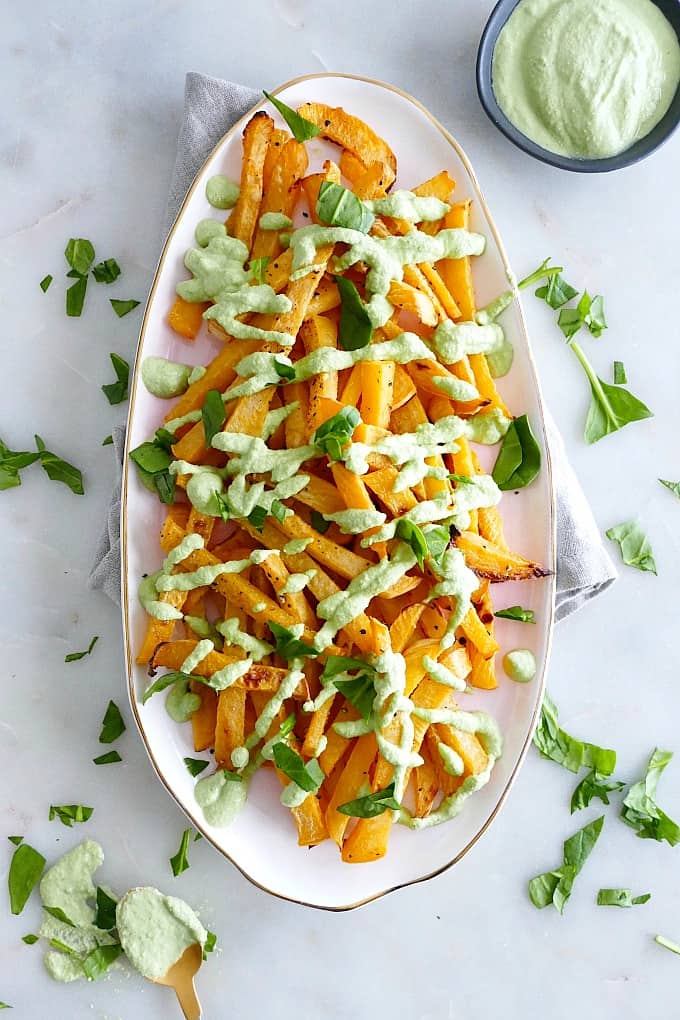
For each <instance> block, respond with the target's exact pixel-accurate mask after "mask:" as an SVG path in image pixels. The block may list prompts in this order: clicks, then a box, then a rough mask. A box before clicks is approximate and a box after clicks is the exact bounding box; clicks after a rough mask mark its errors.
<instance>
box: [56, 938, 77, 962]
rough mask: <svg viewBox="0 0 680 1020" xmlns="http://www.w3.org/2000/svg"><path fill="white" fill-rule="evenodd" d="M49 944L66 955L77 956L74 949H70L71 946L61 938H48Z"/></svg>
mask: <svg viewBox="0 0 680 1020" xmlns="http://www.w3.org/2000/svg"><path fill="white" fill-rule="evenodd" d="M50 945H51V946H52V948H53V949H58V950H59V951H60V952H61V953H66V955H67V956H75V957H76V958H78V954H77V952H76V951H75V949H72V948H71V946H67V945H66V943H65V942H62V941H61V939H50Z"/></svg>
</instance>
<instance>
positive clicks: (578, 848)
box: [529, 815, 604, 914]
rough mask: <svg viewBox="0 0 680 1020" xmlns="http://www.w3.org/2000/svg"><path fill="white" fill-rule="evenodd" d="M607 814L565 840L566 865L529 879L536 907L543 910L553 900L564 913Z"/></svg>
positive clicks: (563, 854)
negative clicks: (576, 880)
mask: <svg viewBox="0 0 680 1020" xmlns="http://www.w3.org/2000/svg"><path fill="white" fill-rule="evenodd" d="M603 825H604V815H601V816H600V817H599V818H596V819H595V820H594V821H592V822H589V823H588V824H587V825H584V826H583V828H582V829H579V830H578V832H575V833H574V835H573V836H570V837H569V839H566V840H565V841H564V846H563V850H562V860H563V863H562V866H561V867H560V868H556V869H555V870H554V871H546V872H544V873H543V874H542V875H536V877H535V878H532V879H531V881H530V882H529V898H530V899H531V902H532V903H533V905H534V906H535V907H537V908H538V909H539V910H542V909H543V908H544V907H547V906H548V905H549V904H551V903H552V905H553V906H554V907H555V908H556V909H557V910H558V911H559V912H560V914H562V913H563V912H564V908H565V906H566V905H567V902H568V900H569V897H570V896H571V893H572V889H573V886H574V880H575V879H576V876H577V875H578V874H579V872H580V871H581V869H582V868H583V865H584V864H585V862H586V860H587V859H588V857H589V856H590V854H591V853H592V850H593V848H594V846H595V844H596V843H597V841H598V839H599V837H600V833H601V832H602V826H603Z"/></svg>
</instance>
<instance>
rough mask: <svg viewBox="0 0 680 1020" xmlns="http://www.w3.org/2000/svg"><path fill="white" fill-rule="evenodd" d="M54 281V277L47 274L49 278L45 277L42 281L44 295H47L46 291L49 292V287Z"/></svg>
mask: <svg viewBox="0 0 680 1020" xmlns="http://www.w3.org/2000/svg"><path fill="white" fill-rule="evenodd" d="M52 279H53V277H51V276H50V274H49V273H48V274H47V276H43V278H42V280H41V281H40V289H41V291H42V292H43V294H44V293H45V291H47V290H49V286H50V284H51V283H52Z"/></svg>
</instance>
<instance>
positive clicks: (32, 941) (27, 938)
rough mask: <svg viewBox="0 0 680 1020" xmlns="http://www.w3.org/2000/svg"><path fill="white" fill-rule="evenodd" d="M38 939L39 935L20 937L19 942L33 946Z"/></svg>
mask: <svg viewBox="0 0 680 1020" xmlns="http://www.w3.org/2000/svg"><path fill="white" fill-rule="evenodd" d="M39 939H40V936H39V935H22V937H21V941H22V942H25V943H26V945H27V946H34V945H35V944H36V942H38V941H39Z"/></svg>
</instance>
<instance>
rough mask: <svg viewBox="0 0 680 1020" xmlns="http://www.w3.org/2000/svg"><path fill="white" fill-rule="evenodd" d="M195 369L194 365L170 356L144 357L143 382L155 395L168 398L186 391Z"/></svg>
mask: <svg viewBox="0 0 680 1020" xmlns="http://www.w3.org/2000/svg"><path fill="white" fill-rule="evenodd" d="M193 371H194V369H193V366H191V365H182V364H181V363H180V362H178V361H169V360H168V358H154V357H150V358H144V361H143V362H142V382H143V383H144V385H145V386H146V388H147V390H148V391H149V393H151V394H152V395H153V396H154V397H161V398H162V399H164V400H167V399H169V398H170V397H179V396H180V394H182V393H185V392H186V390H187V389H188V388H189V377H190V376H191V374H192V372H193Z"/></svg>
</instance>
